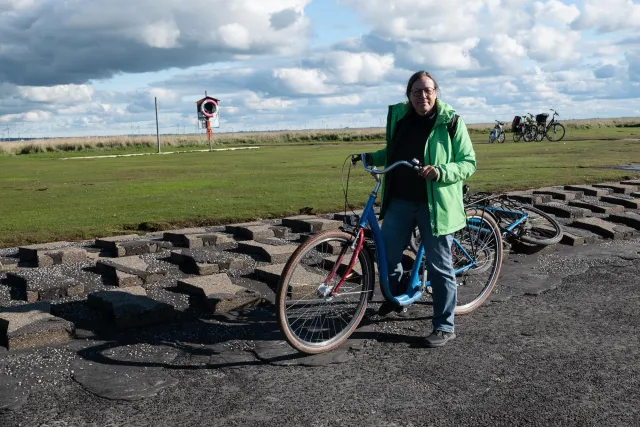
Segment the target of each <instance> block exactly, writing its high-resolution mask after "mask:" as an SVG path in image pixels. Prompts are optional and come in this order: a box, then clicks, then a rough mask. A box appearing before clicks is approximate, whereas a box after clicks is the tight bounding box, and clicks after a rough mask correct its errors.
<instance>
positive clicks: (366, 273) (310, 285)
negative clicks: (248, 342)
mask: <svg viewBox="0 0 640 427" xmlns="http://www.w3.org/2000/svg"><path fill="white" fill-rule="evenodd" d="M353 241H354V236H353V235H351V234H348V233H345V232H342V231H337V230H330V231H325V232H320V233H318V234H316V235H314V236H313V237H311V238H309V239H308V240H307V241H305V242H304V243H303V244H302V245H300V246H299V247H298V248H297V249H296V250H295V252H294V253H293V254H292V255H291V257H290V258H289V261H288V262H287V264H286V265H285V267H284V269H283V270H282V274H281V276H280V280H279V282H278V287H277V290H276V308H277V310H276V312H277V317H278V323H279V325H280V328H281V329H282V331H283V333H284V335H285V338H286V340H287V342H288V343H289V344H290V345H291V346H292V347H294V348H295V349H296V350H298V351H300V352H303V353H308V354H317V353H323V352H327V351H331V350H333V349H334V348H336V347H338V346H339V345H340V344H342V343H343V342H344V341H345V340H347V339H348V338H349V336H350V335H351V333H353V331H354V330H355V329H356V328H357V327H358V324H359V323H360V320H362V317H363V315H364V313H365V311H366V309H367V302H368V300H369V299H370V297H371V296H372V295H373V290H374V270H373V264H372V261H371V258H370V255H369V252H368V251H367V250H366V249H365V248H363V249H362V250H361V251H360V253H359V255H358V257H357V258H356V259H355V263H354V265H353V268H352V269H351V271H350V273H349V274H347V270H348V266H349V263H350V262H351V260H352V258H353V254H354V251H353V250H352V249H351V244H352V243H353ZM331 272H334V274H333V275H331ZM345 275H346V276H345ZM342 279H344V283H343V284H342V286H341V287H340V288H339V289H338V291H337V293H336V294H335V295H333V294H332V290H333V289H334V288H335V286H336V285H337V284H338V283H339V282H340V281H341V280H342Z"/></svg>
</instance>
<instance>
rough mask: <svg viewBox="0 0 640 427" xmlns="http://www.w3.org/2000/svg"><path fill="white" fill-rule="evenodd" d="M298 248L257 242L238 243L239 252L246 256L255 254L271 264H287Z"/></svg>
mask: <svg viewBox="0 0 640 427" xmlns="http://www.w3.org/2000/svg"><path fill="white" fill-rule="evenodd" d="M296 248H297V246H296V245H288V244H283V245H269V244H265V243H260V242H256V241H255V240H249V241H246V242H238V251H240V252H242V253H245V254H255V255H257V256H259V257H260V258H261V259H263V260H265V261H267V262H270V263H282V262H286V261H287V260H288V259H289V257H290V256H291V254H292V253H293V252H294V251H295V250H296Z"/></svg>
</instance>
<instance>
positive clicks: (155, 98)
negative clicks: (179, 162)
mask: <svg viewBox="0 0 640 427" xmlns="http://www.w3.org/2000/svg"><path fill="white" fill-rule="evenodd" d="M153 100H154V102H155V103H156V138H157V139H158V153H160V128H159V127H158V98H157V97H155V96H154V97H153Z"/></svg>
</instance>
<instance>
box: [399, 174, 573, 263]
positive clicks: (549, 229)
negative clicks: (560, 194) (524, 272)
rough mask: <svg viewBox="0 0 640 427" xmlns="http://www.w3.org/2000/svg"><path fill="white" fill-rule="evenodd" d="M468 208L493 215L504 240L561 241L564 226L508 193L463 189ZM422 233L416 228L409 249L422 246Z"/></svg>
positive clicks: (552, 243)
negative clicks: (471, 192)
mask: <svg viewBox="0 0 640 427" xmlns="http://www.w3.org/2000/svg"><path fill="white" fill-rule="evenodd" d="M464 189H465V190H464V192H465V196H464V205H465V208H472V207H475V208H481V209H482V210H483V211H484V212H486V213H488V214H489V215H491V217H492V218H493V219H494V221H495V222H496V224H497V225H498V227H500V234H501V236H502V238H503V239H504V240H505V241H510V242H513V241H519V242H522V243H527V244H530V245H537V246H549V245H555V244H556V243H558V242H560V240H562V235H563V230H562V226H561V225H560V223H558V221H556V220H555V219H554V218H553V217H552V216H550V215H549V214H547V213H546V212H543V211H541V210H540V209H538V208H536V207H533V206H531V205H529V204H527V203H522V202H520V201H518V200H515V199H514V198H513V197H510V196H508V195H506V194H502V193H501V194H492V193H486V192H478V193H474V194H470V193H468V189H469V187H468V186H467V185H465V186H464ZM420 243H421V241H420V231H419V230H418V228H417V227H416V228H414V230H413V234H412V236H411V241H410V243H409V247H410V249H411V250H412V251H413V252H417V251H418V247H419V246H420Z"/></svg>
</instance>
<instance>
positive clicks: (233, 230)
mask: <svg viewBox="0 0 640 427" xmlns="http://www.w3.org/2000/svg"><path fill="white" fill-rule="evenodd" d="M261 225H265V223H264V222H262V221H250V222H239V223H235V224H229V225H227V226H225V228H224V231H225V232H227V233H230V234H233V235H234V236H235V235H236V234H237V233H238V229H239V228H246V227H258V226H261Z"/></svg>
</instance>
